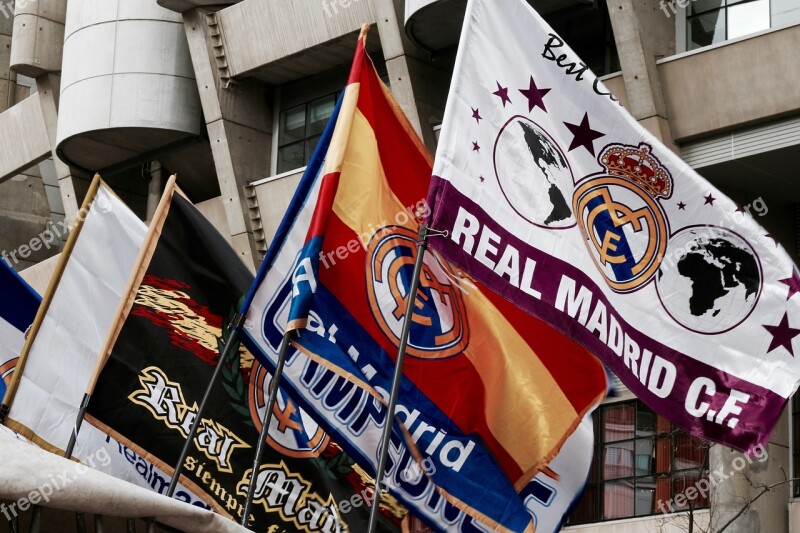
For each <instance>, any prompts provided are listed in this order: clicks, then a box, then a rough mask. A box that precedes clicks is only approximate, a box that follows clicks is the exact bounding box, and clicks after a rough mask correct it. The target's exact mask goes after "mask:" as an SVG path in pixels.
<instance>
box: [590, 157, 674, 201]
mask: <svg viewBox="0 0 800 533" xmlns="http://www.w3.org/2000/svg"><path fill="white" fill-rule="evenodd" d="M598 161H599V162H600V164H601V165H603V166H604V167H605V168H606V170H607V171H608V173H609V174H610V175H612V176H619V177H622V178H625V179H626V180H628V181H630V182H633V183H635V184H636V185H638V186H639V187H641V188H642V189H644V190H645V191H647V194H649V195H650V196H652V197H653V198H658V197H661V198H669V197H670V196H672V176H670V174H669V171H668V170H667V169H666V168H664V165H662V164H661V162H660V161H659V160H658V158H657V157H656V156H654V155H653V149H652V147H651V146H650V145H649V144H647V143H641V144H640V145H639V147H638V148H637V147H635V146H629V145H624V144H610V145H608V146H606V148H605V149H604V150H603V152H602V153H601V154H600V157H599V158H598Z"/></svg>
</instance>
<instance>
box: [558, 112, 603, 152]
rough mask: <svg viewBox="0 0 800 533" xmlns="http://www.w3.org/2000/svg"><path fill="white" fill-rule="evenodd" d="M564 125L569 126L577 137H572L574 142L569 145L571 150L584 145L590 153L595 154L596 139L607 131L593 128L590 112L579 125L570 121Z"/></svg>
mask: <svg viewBox="0 0 800 533" xmlns="http://www.w3.org/2000/svg"><path fill="white" fill-rule="evenodd" d="M564 125H565V126H566V127H567V128H569V131H570V132H572V135H574V136H575V138H574V139H572V144H570V145H569V151H570V152H571V151H573V150H574V149H575V148H578V147H580V146H583V147H584V148H586V150H588V151H589V153H590V154H592V155H595V153H594V141H595V140H596V139H599V138H600V137H605V135H606V134H605V133H601V132H599V131H596V130H593V129H592V127H591V126H590V125H589V113H585V114H584V115H583V120H581V123H580V124H578V125H575V124H570V123H569V122H565V123H564Z"/></svg>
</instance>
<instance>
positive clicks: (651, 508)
mask: <svg viewBox="0 0 800 533" xmlns="http://www.w3.org/2000/svg"><path fill="white" fill-rule="evenodd" d="M656 486H657V481H656V478H655V477H653V476H648V477H642V478H636V491H635V501H634V513H635V515H636V516H646V515H649V514H653V513H654V512H655V501H656Z"/></svg>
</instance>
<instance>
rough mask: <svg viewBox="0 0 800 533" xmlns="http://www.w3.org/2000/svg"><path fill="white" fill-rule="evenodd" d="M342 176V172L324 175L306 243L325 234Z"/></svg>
mask: <svg viewBox="0 0 800 533" xmlns="http://www.w3.org/2000/svg"><path fill="white" fill-rule="evenodd" d="M340 177H341V173H340V172H332V173H330V174H326V175H325V176H323V177H322V184H321V185H320V188H319V197H318V199H317V203H316V206H315V207H314V215H313V216H312V217H311V225H310V226H309V227H308V234H307V235H306V243H308V242H310V241H311V240H312V239H314V238H315V237H319V236H320V235H324V233H325V226H326V224H327V220H328V216H329V215H330V214H331V213H332V212H333V200H334V198H336V190H337V189H338V188H339V178H340Z"/></svg>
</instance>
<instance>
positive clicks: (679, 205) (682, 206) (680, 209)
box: [678, 202, 686, 211]
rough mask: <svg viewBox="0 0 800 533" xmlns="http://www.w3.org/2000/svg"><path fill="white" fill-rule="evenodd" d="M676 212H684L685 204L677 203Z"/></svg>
mask: <svg viewBox="0 0 800 533" xmlns="http://www.w3.org/2000/svg"><path fill="white" fill-rule="evenodd" d="M678 210H679V211H686V204H685V203H683V202H678Z"/></svg>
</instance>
